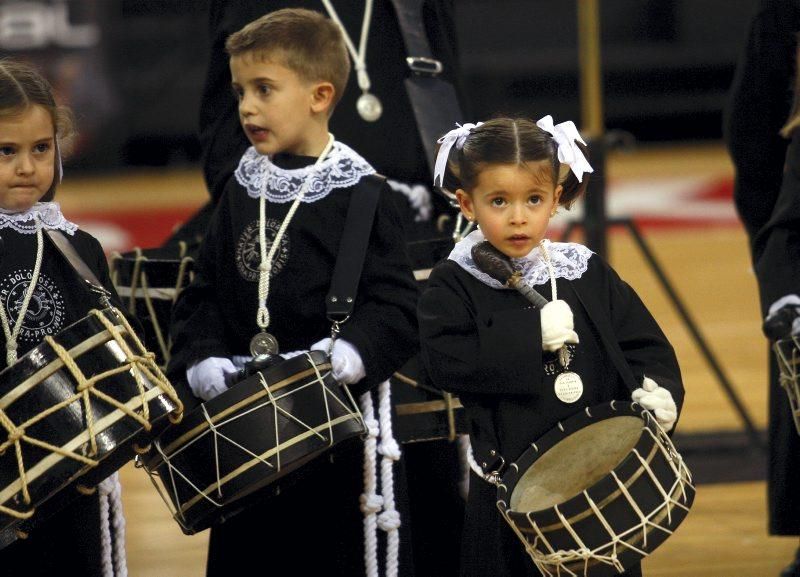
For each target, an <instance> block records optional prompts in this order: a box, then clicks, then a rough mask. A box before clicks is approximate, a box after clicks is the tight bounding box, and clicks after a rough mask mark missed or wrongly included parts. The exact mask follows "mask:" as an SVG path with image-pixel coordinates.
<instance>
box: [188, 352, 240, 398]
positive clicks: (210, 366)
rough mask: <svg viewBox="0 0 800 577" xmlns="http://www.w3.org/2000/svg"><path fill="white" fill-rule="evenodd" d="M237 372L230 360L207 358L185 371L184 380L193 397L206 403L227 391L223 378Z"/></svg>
mask: <svg viewBox="0 0 800 577" xmlns="http://www.w3.org/2000/svg"><path fill="white" fill-rule="evenodd" d="M237 372H238V369H237V368H236V366H235V365H234V364H233V362H232V361H231V360H230V359H226V358H222V357H209V358H207V359H204V360H202V361H200V362H197V363H194V364H193V365H192V366H191V367H189V368H188V369H186V380H187V381H189V388H191V389H192V393H194V396H195V397H199V398H201V399H203V400H204V401H208V400H210V399H213V398H214V397H216V396H217V395H219V394H220V393H223V392H225V391H226V390H227V389H228V386H227V385H226V384H225V377H226V376H228V375H232V374H235V373H237Z"/></svg>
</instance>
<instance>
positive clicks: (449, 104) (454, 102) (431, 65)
mask: <svg viewBox="0 0 800 577" xmlns="http://www.w3.org/2000/svg"><path fill="white" fill-rule="evenodd" d="M392 4H393V5H394V9H395V13H396V14H397V23H398V24H399V26H400V32H401V33H402V35H403V43H404V44H405V48H406V55H407V58H406V62H407V63H408V67H409V70H410V71H411V75H410V76H409V77H408V78H406V79H405V86H406V92H407V93H408V99H409V101H410V102H411V109H412V110H413V111H414V119H415V120H416V122H417V132H418V133H419V136H420V139H421V140H422V145H423V146H424V147H425V157H426V159H427V161H428V168H429V169H430V171H431V174H433V166H434V162H435V158H436V140H437V139H438V138H439V137H440V136H442V135H443V134H445V133H446V132H448V131H449V130H450V129H452V128H454V127H455V124H456V122H463V121H464V119H463V118H461V107H460V105H459V103H458V98H457V97H456V91H455V89H454V88H453V85H452V84H450V83H449V82H448V81H446V80H445V79H444V78H442V77H441V70H442V64H441V62H439V61H437V60H434V58H433V53H432V51H431V47H430V43H429V42H428V38H427V36H426V35H425V22H424V21H423V18H422V4H423V0H392Z"/></svg>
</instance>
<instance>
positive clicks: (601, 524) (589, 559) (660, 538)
mask: <svg viewBox="0 0 800 577" xmlns="http://www.w3.org/2000/svg"><path fill="white" fill-rule="evenodd" d="M494 482H495V483H496V484H497V507H498V509H499V510H500V512H501V514H502V515H503V517H504V518H505V520H506V521H507V522H508V524H509V525H510V526H511V528H512V529H513V530H514V532H515V533H516V535H517V536H518V537H519V539H520V541H521V542H522V544H523V545H524V547H525V550H526V551H527V553H528V554H529V555H530V557H531V559H533V562H534V564H535V565H536V567H537V568H538V569H539V571H540V572H541V573H542V575H545V576H550V575H560V576H570V577H578V576H581V577H611V576H612V575H617V574H619V573H622V572H623V570H624V568H626V567H629V566H630V565H631V564H634V563H636V562H638V561H640V560H641V559H642V558H643V557H646V556H647V555H649V554H650V553H651V552H652V551H653V550H654V549H655V548H656V547H658V546H659V545H661V544H662V543H663V542H664V541H665V540H666V539H667V538H668V537H669V536H670V535H672V534H673V532H674V531H675V530H676V529H677V528H678V525H680V524H681V522H683V520H684V519H685V518H686V515H687V514H688V513H689V509H690V507H691V506H692V503H693V502H694V495H695V488H694V485H692V477H691V474H690V472H689V469H688V468H687V467H686V464H685V463H684V461H683V458H682V457H681V456H680V454H678V452H677V451H676V449H675V447H674V445H673V444H672V442H671V440H670V438H669V437H668V436H667V434H666V433H665V432H664V431H663V429H661V427H660V426H659V425H658V424H657V423H656V421H655V419H654V418H653V417H652V416H651V415H650V413H649V412H648V411H645V410H643V409H642V408H641V407H640V406H639V405H637V404H635V403H619V402H615V401H612V402H611V403H608V404H603V405H598V406H595V407H591V408H588V407H587V408H586V409H585V410H584V411H581V412H579V413H577V414H575V415H573V416H571V417H570V418H568V419H566V420H564V421H563V422H561V423H559V424H558V426H556V427H554V428H553V429H551V430H550V431H548V432H547V433H545V434H544V435H543V436H542V437H541V438H539V439H537V440H536V442H534V443H532V444H531V446H530V447H529V448H528V449H527V450H526V451H525V452H524V453H523V454H522V456H521V457H520V458H519V459H518V460H517V461H516V462H514V463H511V464H510V465H508V466H507V467H506V468H505V469H504V471H501V472H500V474H499V476H497V477H496V478H495V479H494Z"/></svg>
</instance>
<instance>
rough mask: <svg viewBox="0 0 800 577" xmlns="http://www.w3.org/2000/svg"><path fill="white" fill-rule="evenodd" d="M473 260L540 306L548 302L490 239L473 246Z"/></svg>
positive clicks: (495, 277) (479, 266)
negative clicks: (526, 282) (526, 281)
mask: <svg viewBox="0 0 800 577" xmlns="http://www.w3.org/2000/svg"><path fill="white" fill-rule="evenodd" d="M472 260H474V261H475V264H476V265H477V266H478V268H479V269H480V270H482V271H483V272H485V273H486V274H488V275H489V276H490V277H492V278H493V279H494V280H496V281H497V282H499V283H502V284H504V285H506V286H510V287H512V288H514V289H516V290H517V291H518V292H519V293H520V294H521V295H522V296H524V297H525V298H526V299H528V300H529V301H530V302H532V303H533V304H534V305H535V306H537V307H538V308H540V309H541V308H543V307H544V305H546V304H547V302H548V301H547V299H546V298H544V297H543V296H542V295H541V294H539V293H538V292H537V291H536V290H534V289H533V288H531V287H530V286H528V285H527V284H525V282H523V280H522V275H521V274H520V273H519V271H515V270H514V269H513V267H512V266H511V259H509V258H508V257H507V256H506V255H504V254H503V253H502V252H500V251H499V250H497V249H496V248H495V247H494V246H492V244H491V243H490V242H489V241H488V240H484V241H483V242H479V243H478V244H476V245H475V246H473V247H472Z"/></svg>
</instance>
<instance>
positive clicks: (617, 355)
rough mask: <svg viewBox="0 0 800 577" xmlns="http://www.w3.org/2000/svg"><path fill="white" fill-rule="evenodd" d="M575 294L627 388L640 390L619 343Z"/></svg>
mask: <svg viewBox="0 0 800 577" xmlns="http://www.w3.org/2000/svg"><path fill="white" fill-rule="evenodd" d="M573 292H574V293H575V296H576V297H578V301H580V303H581V306H582V307H583V310H584V311H585V312H586V316H587V317H589V322H591V323H592V325H594V328H595V330H596V331H597V334H599V335H600V340H601V341H602V342H603V346H604V347H605V350H606V353H607V354H608V356H609V357H611V362H613V363H614V366H615V367H616V369H617V372H618V373H619V375H620V377H622V382H623V383H625V386H626V387H627V388H628V389H629V390H630V391H631V392H633V391H635V390H636V389H637V388H639V385H637V384H636V378H635V377H634V376H633V371H632V370H631V367H630V365H629V364H628V361H626V360H625V354H624V353H623V352H622V348H620V346H619V343H618V342H617V341H616V340H613V339H611V338H610V337H609V336H608V335H607V334H606V332H605V331H603V329H602V328H601V327H600V326H599V325H598V324H597V322H596V321H595V320H594V319H593V318H592V315H591V314H590V313H589V309H588V307H587V306H586V303H585V302H583V299H582V298H581V295H580V293H579V292H578V291H573Z"/></svg>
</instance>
